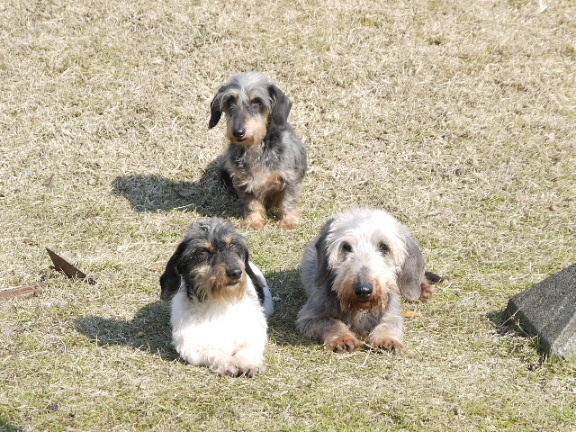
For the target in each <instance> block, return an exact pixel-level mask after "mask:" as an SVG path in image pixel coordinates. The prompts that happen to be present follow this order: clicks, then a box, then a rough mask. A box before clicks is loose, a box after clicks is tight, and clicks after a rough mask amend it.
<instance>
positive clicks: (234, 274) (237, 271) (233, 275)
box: [226, 267, 242, 280]
mask: <svg viewBox="0 0 576 432" xmlns="http://www.w3.org/2000/svg"><path fill="white" fill-rule="evenodd" d="M226 275H227V276H228V277H229V278H230V279H234V280H238V279H240V276H242V269H241V268H239V267H233V268H229V269H226Z"/></svg>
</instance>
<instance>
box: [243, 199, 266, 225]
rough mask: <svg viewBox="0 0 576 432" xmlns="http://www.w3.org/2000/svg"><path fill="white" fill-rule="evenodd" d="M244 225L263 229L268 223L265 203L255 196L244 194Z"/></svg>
mask: <svg viewBox="0 0 576 432" xmlns="http://www.w3.org/2000/svg"><path fill="white" fill-rule="evenodd" d="M243 200H244V225H245V226H249V227H250V228H254V229H262V228H264V225H265V224H266V219H264V215H265V214H266V208H265V207H264V203H263V202H262V201H260V200H258V199H256V198H255V197H254V196H244V197H243Z"/></svg>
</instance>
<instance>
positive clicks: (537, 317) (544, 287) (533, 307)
mask: <svg viewBox="0 0 576 432" xmlns="http://www.w3.org/2000/svg"><path fill="white" fill-rule="evenodd" d="M506 315H507V316H508V317H512V318H513V319H514V320H516V321H517V322H518V323H519V324H520V326H521V327H522V329H523V330H525V331H527V332H528V333H530V334H532V335H537V336H539V338H540V345H541V348H542V350H543V351H544V352H546V353H548V354H549V355H551V356H553V357H561V358H564V359H569V360H573V359H576V264H572V265H571V266H570V267H567V268H565V269H564V270H562V271H561V272H559V273H556V274H555V275H553V276H550V277H549V278H547V279H545V280H543V281H542V282H540V283H538V284H536V285H534V286H533V287H532V288H529V289H527V290H526V291H523V292H521V293H519V294H517V295H515V296H514V297H512V298H511V299H510V301H509V302H508V307H507V308H506Z"/></svg>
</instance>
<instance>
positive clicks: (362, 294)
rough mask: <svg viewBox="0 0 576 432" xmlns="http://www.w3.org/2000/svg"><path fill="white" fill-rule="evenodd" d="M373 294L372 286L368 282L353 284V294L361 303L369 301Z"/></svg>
mask: <svg viewBox="0 0 576 432" xmlns="http://www.w3.org/2000/svg"><path fill="white" fill-rule="evenodd" d="M373 292H374V286H373V285H372V284H371V283H370V282H365V281H359V282H356V283H355V284H354V294H356V297H357V298H358V300H360V301H362V302H367V301H368V300H370V297H371V296H372V293H373Z"/></svg>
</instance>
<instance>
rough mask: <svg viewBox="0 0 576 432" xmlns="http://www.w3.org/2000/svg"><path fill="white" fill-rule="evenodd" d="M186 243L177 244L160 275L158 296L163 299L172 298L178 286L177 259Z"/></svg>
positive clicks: (168, 299)
mask: <svg viewBox="0 0 576 432" xmlns="http://www.w3.org/2000/svg"><path fill="white" fill-rule="evenodd" d="M187 245H188V243H187V242H182V243H180V244H179V245H178V248H177V249H176V252H174V254H173V255H172V256H171V257H170V259H169V260H168V264H166V269H165V270H164V273H162V276H160V288H161V289H162V291H161V292H160V298H161V299H162V300H164V301H170V300H172V297H174V296H175V295H176V293H177V292H178V289H179V288H180V272H179V271H178V260H179V259H180V257H181V256H182V253H183V252H184V250H185V249H186V246H187Z"/></svg>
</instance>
